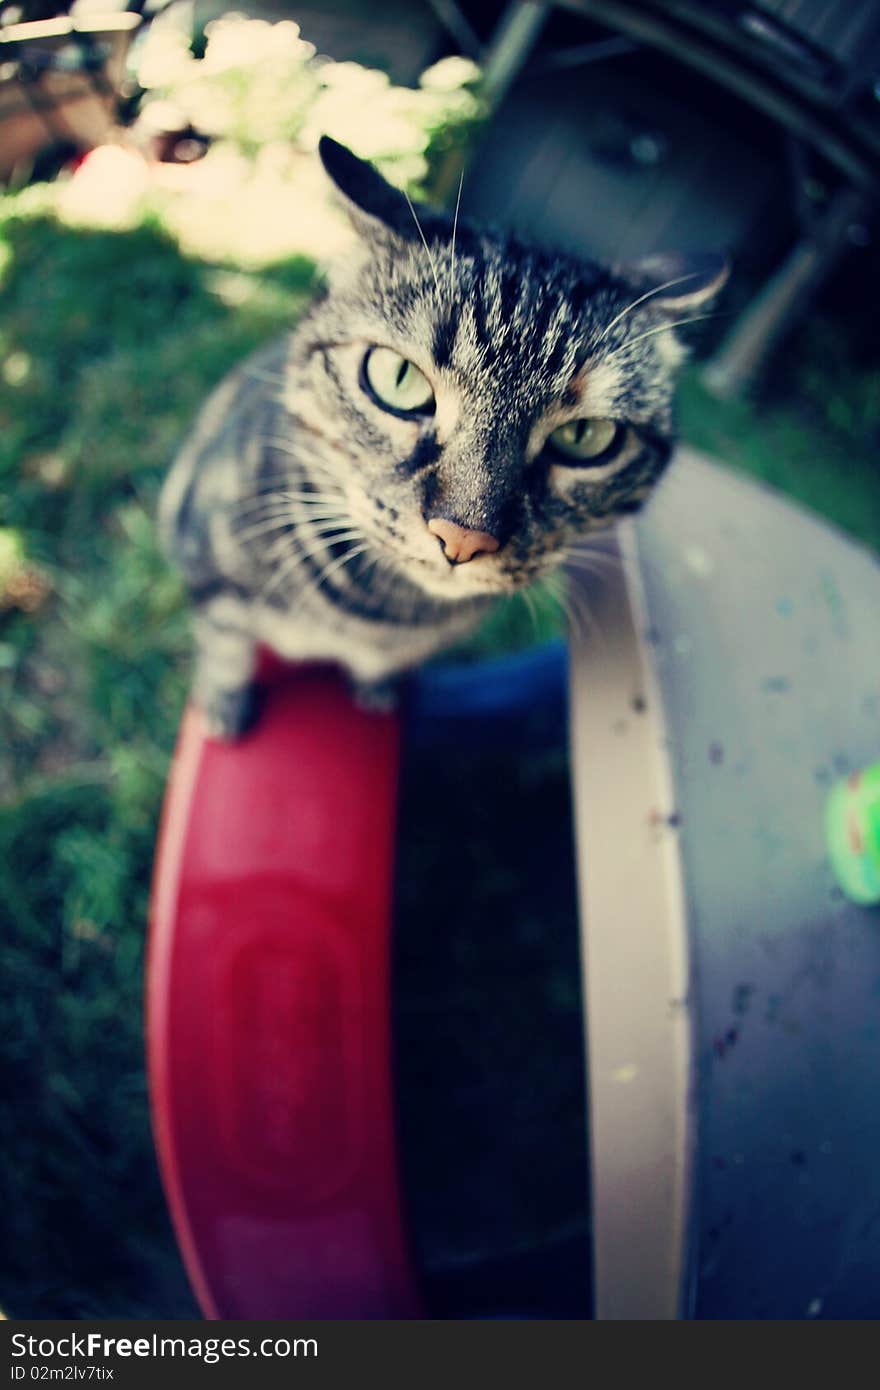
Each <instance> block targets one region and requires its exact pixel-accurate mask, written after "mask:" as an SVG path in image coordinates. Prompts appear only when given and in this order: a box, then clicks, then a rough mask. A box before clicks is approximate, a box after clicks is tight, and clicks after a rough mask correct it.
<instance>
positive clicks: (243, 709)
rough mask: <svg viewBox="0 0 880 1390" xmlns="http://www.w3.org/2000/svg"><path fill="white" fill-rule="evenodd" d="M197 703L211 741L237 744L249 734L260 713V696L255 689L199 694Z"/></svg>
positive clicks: (250, 686)
mask: <svg viewBox="0 0 880 1390" xmlns="http://www.w3.org/2000/svg"><path fill="white" fill-rule="evenodd" d="M196 702H197V704H198V705H199V707H200V708H201V711H202V715H203V717H204V720H205V727H206V730H207V734H208V737H209V738H214V739H220V740H221V741H222V742H224V743H234V742H235V740H236V739H238V738H241V736H242V735H243V734H246V733H247V731H248V729H250V728H252V727H253V725H254V724H255V723H256V721H257V717H258V715H259V712H260V699H259V692H258V690H257V688H256V686H254V685H243V686H239V687H238V688H237V689H234V690H218V689H215V690H212V691H210V692H209V693H199V692H196Z"/></svg>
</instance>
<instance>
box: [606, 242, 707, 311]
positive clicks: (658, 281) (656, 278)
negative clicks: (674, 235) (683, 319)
mask: <svg viewBox="0 0 880 1390" xmlns="http://www.w3.org/2000/svg"><path fill="white" fill-rule="evenodd" d="M617 269H618V271H619V272H620V273H622V274H623V275H625V276H626V278H627V280H628V281H629V282H630V284H631V285H632V286H633V288H634V289H637V290H640V291H641V292H642V294H643V296H644V301H645V307H646V308H648V307H649V306H650V308H652V309H659V310H660V311H661V312H662V313H668V314H682V313H690V311H691V310H693V309H701V308H703V307H704V306H705V305H706V304H708V303H709V302H710V301H711V300H712V299H714V297H715V295H716V294H718V293H719V292H720V291H721V290H722V289H723V288H724V286H725V284H726V282H727V277H728V276H729V274H730V261H729V260H728V259H727V258H726V257H725V256H721V255H716V254H715V253H711V252H706V253H694V254H679V253H678V252H658V253H657V254H655V255H652V256H645V257H643V258H642V259H641V260H639V261H635V262H632V263H630V264H629V265H624V266H619V267H617Z"/></svg>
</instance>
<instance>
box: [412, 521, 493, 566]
mask: <svg viewBox="0 0 880 1390" xmlns="http://www.w3.org/2000/svg"><path fill="white" fill-rule="evenodd" d="M428 530H429V531H430V532H431V535H432V536H436V537H437V539H438V540H439V542H440V544H441V545H442V546H443V554H444V555H445V556H446V558H447V560H449V561H450V562H451V563H452V564H453V565H463V564H465V562H466V561H467V560H473V558H474V556H476V555H491V554H492V553H493V552H494V551H496V550H497V549H498V542H497V541H496V539H495V537H494V536H490V535H489V532H488V531H471V530H470V528H469V527H467V526H459V525H458V523H457V522H455V521H447V520H446V518H445V517H442V516H438V517H434V518H433V520H431V521H429V522H428Z"/></svg>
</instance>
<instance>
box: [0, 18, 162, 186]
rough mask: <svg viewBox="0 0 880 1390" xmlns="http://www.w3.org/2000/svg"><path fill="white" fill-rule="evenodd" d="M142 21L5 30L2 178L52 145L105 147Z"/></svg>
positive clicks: (1, 51) (1, 46)
mask: <svg viewBox="0 0 880 1390" xmlns="http://www.w3.org/2000/svg"><path fill="white" fill-rule="evenodd" d="M140 22H141V21H140V18H139V16H138V15H136V14H108V15H100V16H83V17H82V18H77V19H70V18H68V17H66V16H61V17H59V18H55V19H45V20H37V21H34V22H31V23H26V24H6V25H3V26H0V179H6V178H8V177H9V176H10V175H11V174H13V172H14V171H15V170H16V169H18V168H20V167H21V166H22V165H26V164H28V163H29V161H32V160H33V159H34V158H35V157H36V156H37V155H38V154H39V153H40V152H41V151H42V150H44V149H45V148H46V147H47V146H55V145H58V146H61V147H62V148H64V149H67V150H69V149H70V148H71V147H72V148H74V149H75V150H80V151H83V150H89V149H92V148H94V147H95V146H96V145H99V144H101V142H102V141H103V140H104V139H105V138H106V136H107V133H108V131H109V130H110V127H111V125H112V123H113V120H114V117H115V115H116V106H117V96H118V92H119V86H120V82H121V81H122V77H123V73H124V67H125V56H126V53H127V51H128V47H129V44H130V42H131V39H132V36H133V35H134V32H135V30H136V29H137V28H138V26H139V24H140Z"/></svg>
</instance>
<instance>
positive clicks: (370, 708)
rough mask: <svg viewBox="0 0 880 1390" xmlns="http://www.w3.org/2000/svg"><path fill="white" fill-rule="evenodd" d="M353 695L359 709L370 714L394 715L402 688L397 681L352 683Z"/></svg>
mask: <svg viewBox="0 0 880 1390" xmlns="http://www.w3.org/2000/svg"><path fill="white" fill-rule="evenodd" d="M351 689H352V694H353V695H354V702H355V704H356V705H357V707H358V709H364V710H367V712H368V713H369V714H392V713H393V711H394V710H396V709H397V706H398V704H399V703H400V686H399V684H398V682H397V681H395V680H387V681H357V680H356V681H352V686H351Z"/></svg>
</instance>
